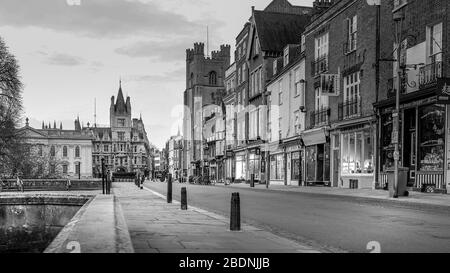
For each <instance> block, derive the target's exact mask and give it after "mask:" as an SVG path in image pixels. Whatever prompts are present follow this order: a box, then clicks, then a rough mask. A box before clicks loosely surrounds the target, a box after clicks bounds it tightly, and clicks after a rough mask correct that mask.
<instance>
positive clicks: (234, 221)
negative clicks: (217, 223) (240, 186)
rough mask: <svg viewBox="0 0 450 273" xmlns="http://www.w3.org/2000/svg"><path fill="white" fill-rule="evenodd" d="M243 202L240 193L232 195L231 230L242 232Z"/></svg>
mask: <svg viewBox="0 0 450 273" xmlns="http://www.w3.org/2000/svg"><path fill="white" fill-rule="evenodd" d="M240 203H241V201H240V199H239V193H238V192H234V193H232V194H231V213H230V230H232V231H239V230H241V204H240Z"/></svg>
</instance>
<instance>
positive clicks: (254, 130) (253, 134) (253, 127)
mask: <svg viewBox="0 0 450 273" xmlns="http://www.w3.org/2000/svg"><path fill="white" fill-rule="evenodd" d="M249 122H250V128H249V137H250V139H252V140H254V139H256V138H257V136H258V109H253V110H251V111H250V113H249Z"/></svg>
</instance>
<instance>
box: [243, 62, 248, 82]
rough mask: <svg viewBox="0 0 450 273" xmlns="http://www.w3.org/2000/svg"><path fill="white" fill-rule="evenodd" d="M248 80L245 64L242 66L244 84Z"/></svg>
mask: <svg viewBox="0 0 450 273" xmlns="http://www.w3.org/2000/svg"><path fill="white" fill-rule="evenodd" d="M246 80H247V65H246V64H245V63H244V64H243V65H242V82H245V81H246Z"/></svg>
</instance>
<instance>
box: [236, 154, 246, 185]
mask: <svg viewBox="0 0 450 273" xmlns="http://www.w3.org/2000/svg"><path fill="white" fill-rule="evenodd" d="M235 164H236V167H235V170H236V177H235V182H246V181H247V180H248V178H247V154H246V151H242V152H237V153H236V156H235Z"/></svg>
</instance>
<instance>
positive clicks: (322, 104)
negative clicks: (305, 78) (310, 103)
mask: <svg viewBox="0 0 450 273" xmlns="http://www.w3.org/2000/svg"><path fill="white" fill-rule="evenodd" d="M315 93H316V103H315V109H316V111H319V110H323V109H326V108H328V97H327V96H323V95H322V92H321V90H320V87H319V88H316V90H315Z"/></svg>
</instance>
